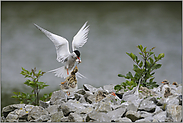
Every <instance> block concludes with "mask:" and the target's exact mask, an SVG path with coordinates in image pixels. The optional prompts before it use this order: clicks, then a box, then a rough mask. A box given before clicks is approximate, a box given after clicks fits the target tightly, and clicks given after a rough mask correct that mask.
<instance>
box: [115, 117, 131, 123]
mask: <svg viewBox="0 0 183 123" xmlns="http://www.w3.org/2000/svg"><path fill="white" fill-rule="evenodd" d="M113 121H114V122H132V121H131V120H130V119H129V118H127V117H123V118H118V119H114V120H113Z"/></svg>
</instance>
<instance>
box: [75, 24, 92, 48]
mask: <svg viewBox="0 0 183 123" xmlns="http://www.w3.org/2000/svg"><path fill="white" fill-rule="evenodd" d="M88 33H89V25H88V26H87V22H85V24H84V25H83V26H82V27H81V29H80V30H79V31H78V33H77V34H76V35H75V36H74V38H73V41H72V50H73V51H74V50H77V49H78V48H80V47H82V46H83V45H84V44H85V43H86V42H87V40H88Z"/></svg>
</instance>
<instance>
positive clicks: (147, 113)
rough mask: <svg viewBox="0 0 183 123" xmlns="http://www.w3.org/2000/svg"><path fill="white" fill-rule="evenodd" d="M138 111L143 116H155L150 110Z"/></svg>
mask: <svg viewBox="0 0 183 123" xmlns="http://www.w3.org/2000/svg"><path fill="white" fill-rule="evenodd" d="M138 113H139V114H140V116H141V117H142V118H146V117H152V116H153V113H149V112H146V111H138Z"/></svg>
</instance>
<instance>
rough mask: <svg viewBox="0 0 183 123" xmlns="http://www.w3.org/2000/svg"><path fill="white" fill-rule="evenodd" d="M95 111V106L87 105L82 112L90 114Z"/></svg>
mask: <svg viewBox="0 0 183 123" xmlns="http://www.w3.org/2000/svg"><path fill="white" fill-rule="evenodd" d="M92 111H93V107H86V108H85V109H83V110H82V111H81V112H80V113H81V114H89V113H91V112H92Z"/></svg>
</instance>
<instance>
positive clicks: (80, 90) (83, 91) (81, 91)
mask: <svg viewBox="0 0 183 123" xmlns="http://www.w3.org/2000/svg"><path fill="white" fill-rule="evenodd" d="M76 93H78V94H81V95H85V94H86V92H85V90H83V89H78V90H77V91H76Z"/></svg>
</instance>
